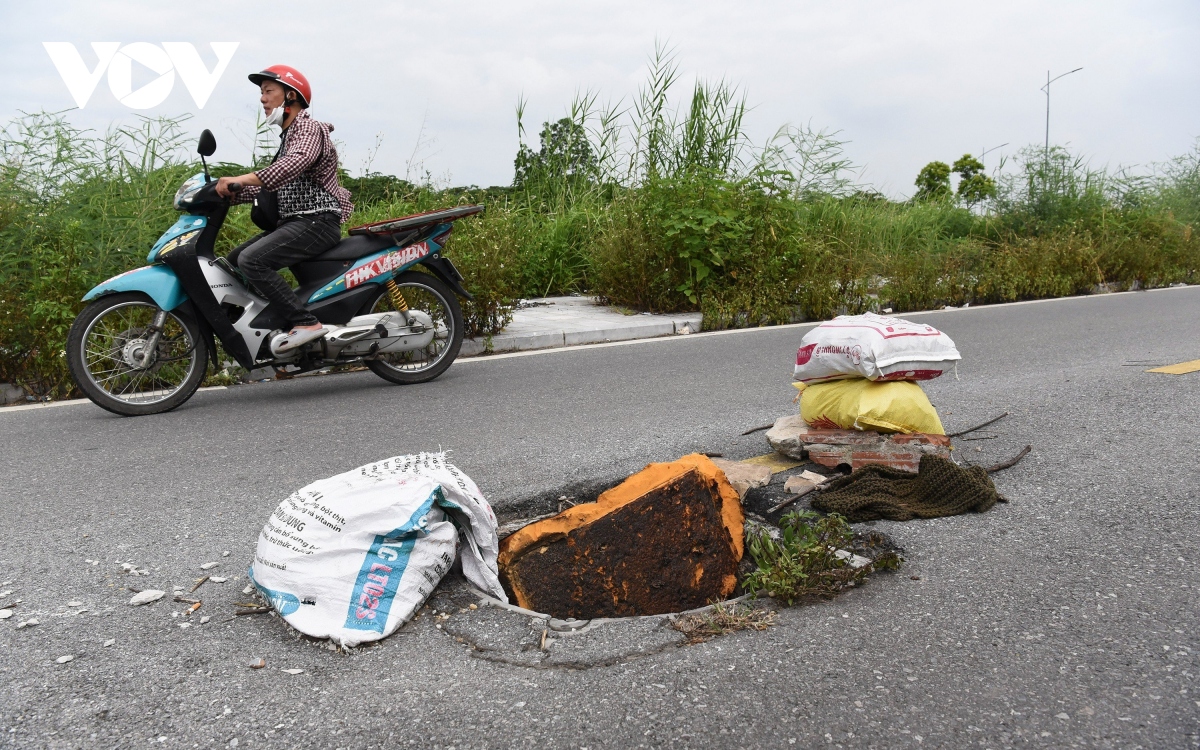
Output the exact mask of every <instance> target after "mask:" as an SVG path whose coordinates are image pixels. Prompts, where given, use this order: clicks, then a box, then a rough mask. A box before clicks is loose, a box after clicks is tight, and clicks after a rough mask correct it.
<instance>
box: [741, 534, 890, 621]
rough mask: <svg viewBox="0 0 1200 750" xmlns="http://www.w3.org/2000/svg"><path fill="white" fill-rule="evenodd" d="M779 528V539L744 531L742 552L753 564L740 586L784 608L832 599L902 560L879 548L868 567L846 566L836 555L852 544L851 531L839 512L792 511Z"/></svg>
mask: <svg viewBox="0 0 1200 750" xmlns="http://www.w3.org/2000/svg"><path fill="white" fill-rule="evenodd" d="M779 528H780V537H779V538H778V539H776V538H774V537H772V536H771V535H770V534H769V533H768V532H767V531H766V530H762V531H759V532H752V533H751V534H750V535H748V536H749V538H748V539H747V541H748V546H747V551H748V552H749V554H750V557H751V559H752V560H753V561H754V564H755V566H756V567H755V570H754V571H753V572H751V573H750V574H749V575H748V576H746V579H745V580H744V581H743V582H742V586H743V587H744V588H745V589H746V590H747V591H748V592H750V593H752V594H758V593H764V594H766V595H768V596H770V597H772V598H774V599H779V600H781V601H785V602H787V604H788V605H789V606H790V605H792V604H794V603H795V602H796V601H799V600H802V599H806V598H811V597H820V598H832V597H834V596H836V595H837V594H838V593H840V592H841V591H843V590H844V589H846V588H849V587H851V586H854V585H855V584H857V583H859V582H860V581H862V580H864V579H865V578H866V577H867V576H869V575H870V574H871V573H873V572H875V571H876V570H895V569H897V568H899V567H900V564H901V562H902V559H901V557H900V556H899V555H898V554H897V553H896V552H895V551H884V552H881V553H879V554H878V555H876V556H875V557H874V558H873V559H872V561H871V562H870V563H869V564H867V565H864V566H862V567H860V568H854V567H851V565H850V563H849V561H848V560H844V559H842V558H840V557H839V556H838V554H837V553H838V552H839V551H842V550H849V549H850V548H851V547H852V546H854V532H853V530H852V529H851V528H850V525H849V524H848V523H846V521H845V519H843V518H842V517H841V516H837V515H830V516H821V515H819V514H817V513H813V512H811V511H796V512H792V513H788V514H787V515H785V516H784V517H783V518H782V519H780V522H779Z"/></svg>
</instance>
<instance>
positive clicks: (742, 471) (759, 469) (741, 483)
mask: <svg viewBox="0 0 1200 750" xmlns="http://www.w3.org/2000/svg"><path fill="white" fill-rule="evenodd" d="M712 462H713V464H715V465H716V467H717V468H718V469H720V470H721V471H723V472H725V478H726V479H728V480H729V483H730V484H731V485H733V488H734V489H735V490H737V493H738V497H739V498H741V499H743V500H744V499H746V493H747V492H749V491H750V490H751V489H753V488H755V487H766V486H767V485H768V484H770V483H771V469H770V468H768V467H766V466H760V465H757V464H748V463H744V462H742V461H728V460H726V459H723V458H714V459H712Z"/></svg>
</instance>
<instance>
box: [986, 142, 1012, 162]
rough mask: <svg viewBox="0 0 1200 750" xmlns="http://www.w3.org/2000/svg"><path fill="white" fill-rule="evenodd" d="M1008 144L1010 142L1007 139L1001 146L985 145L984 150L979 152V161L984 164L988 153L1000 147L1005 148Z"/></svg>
mask: <svg viewBox="0 0 1200 750" xmlns="http://www.w3.org/2000/svg"><path fill="white" fill-rule="evenodd" d="M1007 145H1008V142H1007V141H1006V142H1004V143H1001V144H1000V145H999V146H992V147H991V148H988V147H987V146H984V147H983V151H982V152H980V154H979V163H980V164H983V160H984V159H985V158H986V157H987V155H988V154H990V153H992V152H993V151H995V150H996V149H998V148H1004V147H1005V146H1007Z"/></svg>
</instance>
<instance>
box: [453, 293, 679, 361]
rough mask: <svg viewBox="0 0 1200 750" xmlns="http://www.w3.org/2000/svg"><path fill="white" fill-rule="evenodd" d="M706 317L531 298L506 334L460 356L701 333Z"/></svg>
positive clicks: (468, 343)
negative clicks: (627, 310) (625, 309)
mask: <svg viewBox="0 0 1200 750" xmlns="http://www.w3.org/2000/svg"><path fill="white" fill-rule="evenodd" d="M701 318H702V316H701V314H700V313H678V314H676V315H652V314H650V313H640V314H637V313H635V314H632V315H626V314H624V313H621V312H619V311H618V310H617V309H615V308H612V307H606V306H604V305H601V304H600V303H599V302H597V301H596V298H595V297H545V298H542V299H531V300H526V301H525V302H524V304H523V305H522V307H521V308H520V309H518V310H517V311H516V312H515V313H514V314H513V319H512V322H511V323H509V324H508V326H507V327H505V329H504V331H503V332H502V333H499V334H497V335H495V336H492V337H491V339H490V341H489V340H488V339H486V338H476V339H464V340H463V344H462V350H461V352H460V353H459V356H460V357H471V356H475V355H478V354H484V353H499V352H516V351H525V350H529V349H553V348H556V347H561V346H577V345H579V344H602V343H604V342H606V341H629V340H631V339H649V338H656V337H658V336H674V335H677V334H688V333H697V332H698V331H699V330H700V321H701Z"/></svg>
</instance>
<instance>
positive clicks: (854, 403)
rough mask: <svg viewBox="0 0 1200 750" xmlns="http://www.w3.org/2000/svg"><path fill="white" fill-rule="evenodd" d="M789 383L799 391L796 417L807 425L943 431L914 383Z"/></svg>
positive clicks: (934, 410)
mask: <svg viewBox="0 0 1200 750" xmlns="http://www.w3.org/2000/svg"><path fill="white" fill-rule="evenodd" d="M792 385H794V386H796V388H798V389H799V390H800V416H801V417H803V418H804V421H805V423H806V424H808V426H809V427H816V428H818V429H823V430H873V431H875V432H906V433H912V432H923V433H926V434H930V435H945V434H946V430H945V428H943V427H942V420H940V419H938V415H937V410H936V409H934V408H933V404H931V403H929V398H928V397H926V396H925V391H923V390H921V386H919V385H917V384H916V383H912V382H909V381H892V382H872V381H870V380H866V379H865V378H855V379H854V380H835V381H832V382H829V383H819V384H817V385H810V386H805V385H804V384H803V383H792Z"/></svg>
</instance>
